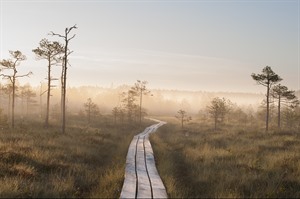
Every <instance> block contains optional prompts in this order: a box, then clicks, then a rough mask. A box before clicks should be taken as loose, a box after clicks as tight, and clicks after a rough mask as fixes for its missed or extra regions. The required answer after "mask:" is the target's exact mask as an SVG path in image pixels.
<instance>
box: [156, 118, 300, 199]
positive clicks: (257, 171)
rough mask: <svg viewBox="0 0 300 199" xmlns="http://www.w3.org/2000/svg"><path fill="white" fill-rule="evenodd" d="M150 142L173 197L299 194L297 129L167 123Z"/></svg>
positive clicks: (289, 196)
mask: <svg viewBox="0 0 300 199" xmlns="http://www.w3.org/2000/svg"><path fill="white" fill-rule="evenodd" d="M151 142H152V146H153V149H154V154H155V159H156V163H157V166H158V171H159V173H160V175H161V178H162V180H163V182H164V184H165V186H166V188H167V193H168V195H169V196H170V197H172V198H174V197H177V198H178V197H180V198H186V197H192V198H203V197H205V198H207V197H209V198H211V197H214V198H224V197H229V198H257V197H258V198H262V197H263V198H270V197H271V198H274V197H276V198H277V197H280V198H300V153H299V151H300V134H299V133H288V132H272V133H265V132H260V131H259V130H258V129H252V130H251V129H249V130H245V129H235V128H234V127H227V128H223V130H220V131H217V132H216V131H212V130H211V127H209V126H205V125H203V124H202V125H199V124H196V123H194V124H191V125H189V128H188V129H185V130H181V129H180V127H179V126H178V125H174V124H172V123H171V124H170V123H169V124H167V125H164V126H162V127H161V128H160V129H158V132H157V133H156V134H152V135H151Z"/></svg>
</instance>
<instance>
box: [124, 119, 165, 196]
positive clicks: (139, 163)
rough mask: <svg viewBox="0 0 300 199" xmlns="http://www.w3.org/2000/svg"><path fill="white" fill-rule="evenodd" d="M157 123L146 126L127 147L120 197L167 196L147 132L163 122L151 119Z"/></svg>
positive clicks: (150, 131)
mask: <svg viewBox="0 0 300 199" xmlns="http://www.w3.org/2000/svg"><path fill="white" fill-rule="evenodd" d="M152 120H153V121H156V122H158V123H157V124H154V125H151V126H149V127H147V128H146V129H145V130H144V131H143V132H142V133H140V134H138V135H136V136H135V137H134V138H133V140H132V141H131V144H130V146H129V149H128V153H127V159H126V168H125V180H124V184H123V188H122V192H121V195H120V198H135V197H137V198H151V197H152V196H153V198H167V193H166V190H165V187H164V185H163V182H162V180H161V178H160V176H159V174H158V172H157V169H156V167H155V160H154V155H153V150H152V147H151V144H150V141H149V134H150V133H153V132H155V131H156V130H157V129H158V128H159V127H160V126H162V125H164V124H165V122H162V121H159V120H155V119H152Z"/></svg>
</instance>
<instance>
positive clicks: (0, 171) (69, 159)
mask: <svg viewBox="0 0 300 199" xmlns="http://www.w3.org/2000/svg"><path fill="white" fill-rule="evenodd" d="M143 128H144V126H143V127H140V128H137V127H123V128H119V127H115V126H113V125H104V124H102V125H98V126H97V128H91V127H85V128H82V127H77V126H73V127H69V128H68V129H67V131H66V133H65V134H61V132H60V128H59V127H55V126H52V127H51V128H49V129H44V128H42V125H41V124H35V123H27V124H22V128H19V129H18V128H17V129H15V130H9V129H7V130H1V131H0V197H5V198H7V197H13V198H16V197H38V198H41V197H47V198H48V197H54V198H58V197H68V198H78V197H95V198H99V197H101V198H103V197H109V198H112V197H113V198H116V197H119V195H120V192H121V188H122V184H123V180H124V170H125V162H126V154H127V150H128V146H129V144H130V141H131V139H132V137H133V135H134V134H137V133H139V132H140V131H142V130H143Z"/></svg>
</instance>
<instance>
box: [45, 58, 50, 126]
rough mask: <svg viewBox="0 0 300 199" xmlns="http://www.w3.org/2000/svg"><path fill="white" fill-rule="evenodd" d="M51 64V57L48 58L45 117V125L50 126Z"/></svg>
mask: <svg viewBox="0 0 300 199" xmlns="http://www.w3.org/2000/svg"><path fill="white" fill-rule="evenodd" d="M50 73H51V65H50V58H49V59H48V89H47V111H46V119H45V127H46V128H47V127H48V126H49V109H50V89H51V75H50Z"/></svg>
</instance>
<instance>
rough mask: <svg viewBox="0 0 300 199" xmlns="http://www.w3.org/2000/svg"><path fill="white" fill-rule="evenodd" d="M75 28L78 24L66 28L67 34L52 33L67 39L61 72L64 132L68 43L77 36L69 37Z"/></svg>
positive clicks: (63, 125) (63, 128) (69, 52)
mask: <svg viewBox="0 0 300 199" xmlns="http://www.w3.org/2000/svg"><path fill="white" fill-rule="evenodd" d="M73 29H77V26H76V24H75V25H74V26H72V27H70V28H66V29H65V34H64V35H61V34H57V33H54V32H51V33H50V34H51V35H52V36H58V37H61V38H63V39H64V41H65V48H64V57H63V66H62V74H61V77H62V78H61V103H62V106H61V108H62V132H63V133H65V129H66V91H67V87H66V85H67V84H66V83H67V69H68V67H67V66H68V56H69V55H70V54H71V53H72V51H69V49H68V45H69V42H70V40H71V39H73V38H74V37H75V34H74V35H73V36H71V37H69V34H70V32H71V31H72V30H73Z"/></svg>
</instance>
